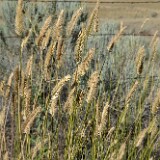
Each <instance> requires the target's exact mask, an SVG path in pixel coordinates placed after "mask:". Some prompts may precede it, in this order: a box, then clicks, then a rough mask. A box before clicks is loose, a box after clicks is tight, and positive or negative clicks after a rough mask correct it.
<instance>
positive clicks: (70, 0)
mask: <svg viewBox="0 0 160 160" xmlns="http://www.w3.org/2000/svg"><path fill="white" fill-rule="evenodd" d="M24 1H25V2H35V3H38V2H41V3H47V2H56V3H91V4H95V3H97V1H96V0H95V1H86V0H81V1H80V0H63V1H62V0H59V1H55V0H24ZM2 2H3V0H2ZM5 2H17V0H5ZM125 3H126V4H155V3H160V1H100V4H125Z"/></svg>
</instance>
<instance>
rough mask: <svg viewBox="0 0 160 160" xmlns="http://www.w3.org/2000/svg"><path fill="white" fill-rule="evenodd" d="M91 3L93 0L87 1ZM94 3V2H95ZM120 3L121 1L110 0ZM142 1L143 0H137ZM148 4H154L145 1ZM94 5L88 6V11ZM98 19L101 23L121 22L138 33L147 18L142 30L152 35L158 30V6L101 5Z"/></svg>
mask: <svg viewBox="0 0 160 160" xmlns="http://www.w3.org/2000/svg"><path fill="white" fill-rule="evenodd" d="M89 1H93V0H89ZM95 1H96V0H95ZM103 1H106V2H109V1H108V0H103ZM110 1H113V2H114V1H116V2H117V1H120V2H121V0H110ZM129 1H130V2H133V1H135V0H123V2H129ZM137 1H139V2H140V1H143V0H137ZM146 1H148V2H155V1H153V0H146ZM94 6H95V4H90V5H88V9H89V10H92V9H93V8H94ZM99 18H100V19H101V22H104V21H109V20H114V21H116V22H121V21H123V22H124V24H125V25H127V26H128V28H129V29H130V30H131V29H132V30H135V31H138V30H139V29H140V26H141V25H142V23H143V22H144V20H145V19H147V18H149V20H148V21H147V23H146V25H145V27H144V30H145V32H149V33H153V32H155V31H156V30H159V24H160V4H159V3H153V4H152V3H146V4H128V3H127V4H116V3H113V4H108V3H106V4H104V3H103V4H101V5H100V11H99Z"/></svg>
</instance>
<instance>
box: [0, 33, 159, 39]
mask: <svg viewBox="0 0 160 160" xmlns="http://www.w3.org/2000/svg"><path fill="white" fill-rule="evenodd" d="M115 35H116V34H112V33H104V34H103V33H102V34H91V35H89V36H90V37H98V36H115ZM121 36H123V37H128V36H135V37H153V36H154V35H153V34H130V33H124V34H121ZM156 36H157V37H160V35H156ZM0 37H1V38H5V39H15V38H17V39H19V37H18V36H2V35H1V36H0ZM64 38H68V37H64Z"/></svg>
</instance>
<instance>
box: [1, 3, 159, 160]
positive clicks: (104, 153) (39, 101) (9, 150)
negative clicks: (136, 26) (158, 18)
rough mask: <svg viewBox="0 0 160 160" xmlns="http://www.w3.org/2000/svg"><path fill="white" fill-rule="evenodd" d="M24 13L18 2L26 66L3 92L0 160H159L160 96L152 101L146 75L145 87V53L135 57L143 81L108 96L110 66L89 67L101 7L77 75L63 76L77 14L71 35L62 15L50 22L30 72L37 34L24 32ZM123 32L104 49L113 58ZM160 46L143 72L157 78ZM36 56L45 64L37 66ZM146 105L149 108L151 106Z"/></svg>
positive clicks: (82, 35)
mask: <svg viewBox="0 0 160 160" xmlns="http://www.w3.org/2000/svg"><path fill="white" fill-rule="evenodd" d="M22 6H23V1H22V0H18V4H17V14H16V20H15V27H16V29H15V30H16V33H17V34H18V35H19V36H20V37H21V45H20V46H19V47H20V64H21V65H19V66H18V67H16V68H15V71H14V72H13V73H11V74H10V76H9V78H8V81H3V82H1V84H0V95H1V97H2V101H1V104H2V106H1V108H0V109H1V110H0V142H1V144H0V159H23V160H30V159H48V160H49V159H50V160H53V159H67V160H72V159H93V160H95V159H106V160H107V159H117V160H121V159H126V160H134V159H135V160H137V159H141V160H144V159H146V160H147V159H148V160H149V159H157V157H158V154H159V149H158V147H159V133H160V130H159V128H158V123H159V118H158V117H159V113H158V111H159V96H160V95H159V90H158V91H157V95H156V96H155V97H154V98H150V97H151V96H152V95H153V93H151V92H154V94H155V93H156V90H155V89H153V88H154V84H153V79H151V86H149V83H150V78H148V77H149V75H148V74H145V79H144V80H143V79H139V77H140V75H142V74H143V73H144V69H146V68H144V64H145V63H147V62H145V60H144V57H145V52H146V50H145V48H144V47H143V46H142V47H140V48H138V49H137V54H136V60H135V68H136V73H137V77H138V78H137V79H135V80H133V82H132V85H130V87H129V88H130V89H128V90H127V92H125V90H124V88H123V86H122V87H120V85H119V82H118V81H117V84H116V85H114V87H112V90H107V89H106V88H105V86H106V85H107V86H111V85H112V82H111V81H110V82H103V80H102V71H103V67H104V63H107V62H106V60H105V59H104V62H99V63H100V64H99V65H100V66H101V67H99V68H98V67H97V68H96V69H95V67H91V66H92V65H91V64H92V63H93V62H94V58H95V56H96V54H98V53H97V51H96V49H95V48H90V49H89V50H87V46H86V45H87V43H86V42H87V41H88V38H89V36H90V34H91V33H92V32H97V31H98V26H99V24H98V10H99V1H98V2H97V5H96V6H95V9H94V10H93V12H92V13H91V15H90V17H89V19H88V21H87V23H83V24H82V25H81V30H80V32H79V36H78V38H77V41H76V46H75V50H74V53H72V56H73V57H75V58H74V60H75V62H74V63H75V68H74V70H73V72H71V71H68V73H65V72H63V70H64V68H66V67H67V66H66V64H67V63H66V57H65V49H66V46H67V39H68V38H69V36H70V35H72V33H73V29H74V27H75V26H76V24H77V22H78V19H79V16H80V15H81V14H82V12H83V10H82V8H79V9H78V10H77V11H76V12H75V13H74V14H73V16H72V18H71V20H70V21H69V22H67V27H65V26H64V21H65V19H64V17H65V16H64V15H65V11H64V10H62V11H61V12H60V13H59V16H58V17H57V19H56V20H55V21H53V17H52V16H51V15H50V16H49V17H48V18H47V19H46V21H45V22H44V24H43V25H42V27H41V29H40V31H39V34H38V35H37V37H36V38H35V45H36V47H37V48H36V49H37V50H36V51H35V53H32V55H31V56H30V58H29V60H28V61H27V62H26V64H25V63H24V62H23V54H26V53H25V52H24V51H25V47H26V44H27V43H28V39H29V37H30V36H31V35H32V29H31V28H28V29H27V28H25V27H24V23H23V14H22ZM24 28H25V29H26V30H28V34H27V36H26V37H23V36H21V35H22V34H23V29H24ZM125 29H126V27H124V26H123V24H121V26H120V29H119V31H118V32H117V34H116V35H115V36H114V37H113V38H112V39H111V41H110V42H109V44H106V51H107V52H106V53H107V54H110V53H111V52H113V49H114V47H115V46H116V44H117V41H118V40H120V38H121V34H122V33H123V32H124V31H125ZM158 42H159V39H158V38H157V34H155V36H154V37H153V40H152V41H151V43H150V46H151V52H152V53H151V54H150V58H149V61H148V63H147V65H145V67H148V68H147V69H148V70H149V71H151V72H152V71H153V67H154V62H155V57H156V54H157V48H156V46H157V45H158ZM86 50H87V51H86ZM36 56H39V57H40V60H39V62H38V64H37V62H36ZM106 56H107V55H106ZM94 65H96V64H94ZM151 78H152V77H151ZM149 88H152V91H151V89H149ZM121 91H123V94H124V95H125V97H123V96H122V95H121V94H120V93H121ZM119 97H120V99H119ZM148 100H150V101H149V102H150V104H151V105H148V106H146V103H145V102H146V101H147V102H148ZM117 101H118V102H117ZM146 110H147V117H145V118H144V114H145V113H146Z"/></svg>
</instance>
